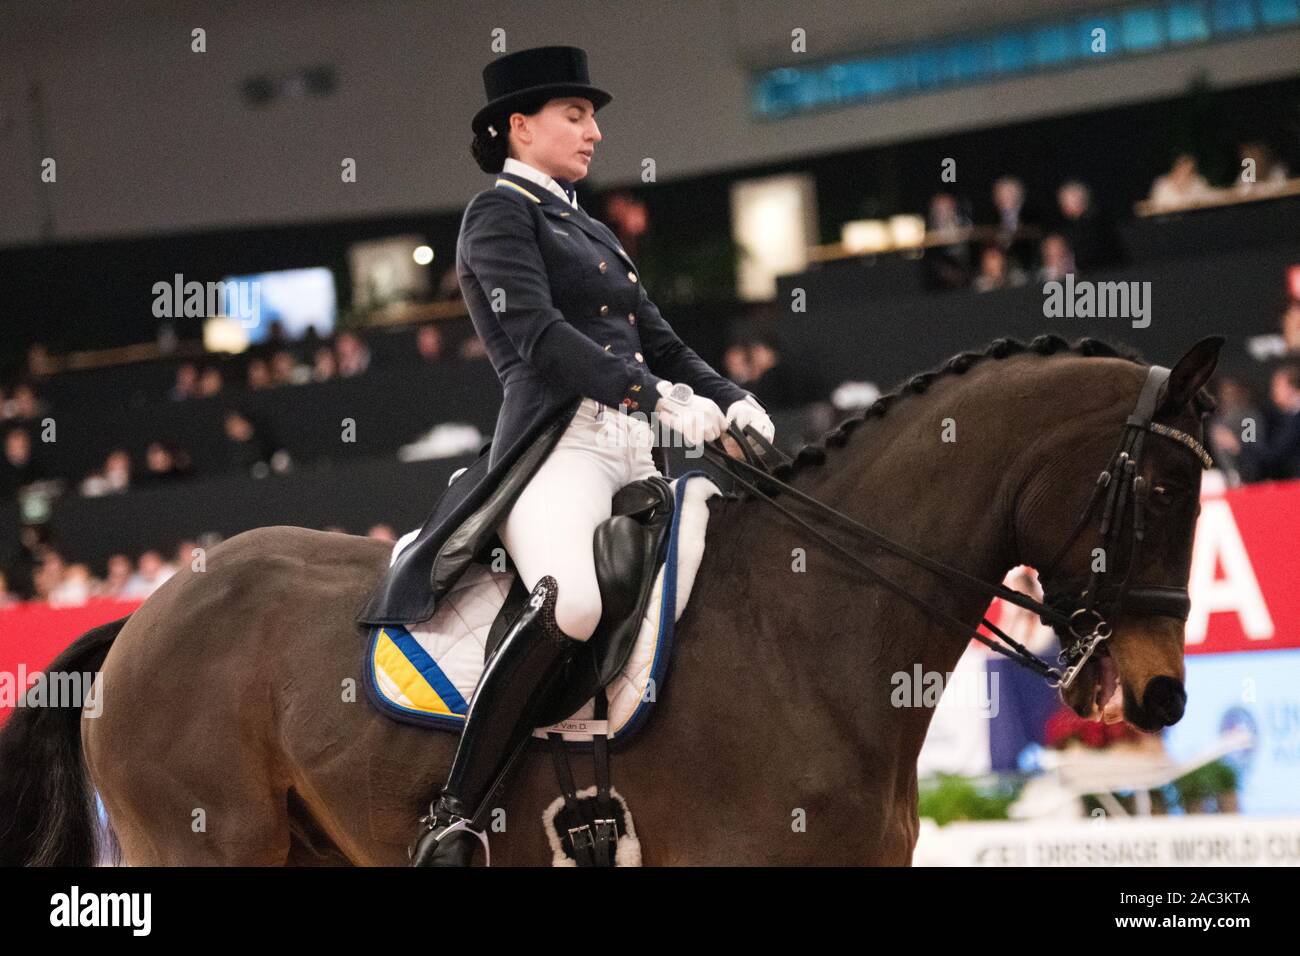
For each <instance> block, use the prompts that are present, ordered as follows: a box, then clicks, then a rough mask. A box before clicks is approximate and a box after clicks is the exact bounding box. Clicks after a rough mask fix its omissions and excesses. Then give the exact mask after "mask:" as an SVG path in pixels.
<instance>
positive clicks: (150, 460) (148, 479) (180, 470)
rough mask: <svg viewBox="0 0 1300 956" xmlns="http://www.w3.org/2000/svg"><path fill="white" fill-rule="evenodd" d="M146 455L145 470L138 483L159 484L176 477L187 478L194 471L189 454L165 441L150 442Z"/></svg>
mask: <svg viewBox="0 0 1300 956" xmlns="http://www.w3.org/2000/svg"><path fill="white" fill-rule="evenodd" d="M144 455H145V471H144V474H143V475H141V476H140V479H139V481H138V482H137V483H138V484H158V483H161V482H167V481H171V480H173V479H176V478H186V477H188V476H189V475H190V474H191V473H192V471H193V468H192V467H191V465H190V459H189V455H187V454H186V453H185V452H184V451H182V450H180V449H178V448H173V447H172V446H171V445H169V444H166V443H164V442H160V441H154V442H150V443H149V447H148V448H147V449H146V450H145V453H144Z"/></svg>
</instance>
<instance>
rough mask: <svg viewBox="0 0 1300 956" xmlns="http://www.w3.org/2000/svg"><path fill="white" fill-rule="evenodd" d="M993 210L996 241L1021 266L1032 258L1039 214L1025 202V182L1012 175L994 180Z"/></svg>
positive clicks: (1039, 220) (1039, 219)
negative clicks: (1033, 239)
mask: <svg viewBox="0 0 1300 956" xmlns="http://www.w3.org/2000/svg"><path fill="white" fill-rule="evenodd" d="M993 210H994V214H995V216H996V219H997V222H996V223H995V225H996V228H997V236H998V238H997V244H998V246H999V247H1000V248H1001V249H1002V251H1003V252H1005V253H1006V254H1007V257H1008V258H1010V259H1012V260H1014V262H1015V263H1016V264H1018V265H1021V266H1026V267H1027V266H1028V265H1029V264H1030V263H1031V262H1032V261H1033V254H1034V249H1033V244H1032V242H1031V240H1032V238H1034V237H1035V236H1036V234H1037V229H1036V227H1037V225H1038V224H1039V222H1041V218H1040V217H1039V216H1038V214H1037V213H1036V212H1035V211H1034V210H1033V208H1032V207H1030V206H1028V205H1027V204H1026V202H1025V186H1024V183H1022V182H1021V181H1020V180H1019V179H1016V177H1014V176H1001V177H999V178H998V179H996V180H995V181H994V182H993Z"/></svg>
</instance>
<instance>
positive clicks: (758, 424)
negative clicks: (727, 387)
mask: <svg viewBox="0 0 1300 956" xmlns="http://www.w3.org/2000/svg"><path fill="white" fill-rule="evenodd" d="M732 422H735V423H736V427H737V428H739V429H740V430H741V431H742V432H743V431H744V430H745V426H746V425H753V426H754V430H755V431H756V432H758V433H759V434H760V435H762V436H763V437H764V438H766V439H767V440H768V441H771V440H772V436H773V435H775V434H776V426H775V425H773V424H772V419H770V418H769V417H768V416H767V412H765V411H763V406H762V405H760V404H758V399H756V398H754V396H753V395H746V396H745V397H744V398H742V399H740V400H739V401H735V402H732V403H731V404H730V405H728V406H727V421H726V424H727V425H730V424H731V423H732ZM723 430H724V431H725V430H726V429H725V426H724V429H723Z"/></svg>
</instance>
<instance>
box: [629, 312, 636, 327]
mask: <svg viewBox="0 0 1300 956" xmlns="http://www.w3.org/2000/svg"><path fill="white" fill-rule="evenodd" d="M627 321H628V324H630V325H636V316H635V315H633V314H632V313H631V312H629V313H628V314H627Z"/></svg>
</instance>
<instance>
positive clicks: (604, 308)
mask: <svg viewBox="0 0 1300 956" xmlns="http://www.w3.org/2000/svg"><path fill="white" fill-rule="evenodd" d="M600 314H601V315H609V306H607V305H602V306H601V307H600Z"/></svg>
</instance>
